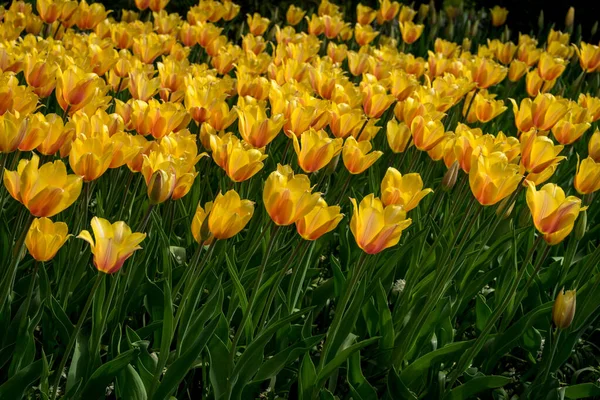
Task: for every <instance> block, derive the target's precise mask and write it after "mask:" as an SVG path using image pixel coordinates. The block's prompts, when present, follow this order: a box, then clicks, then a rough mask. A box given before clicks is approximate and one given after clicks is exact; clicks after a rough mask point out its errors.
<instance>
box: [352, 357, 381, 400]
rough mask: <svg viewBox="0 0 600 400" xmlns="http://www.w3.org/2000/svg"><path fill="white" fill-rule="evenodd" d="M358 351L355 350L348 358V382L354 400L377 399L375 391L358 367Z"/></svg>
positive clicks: (359, 359) (359, 360)
mask: <svg viewBox="0 0 600 400" xmlns="http://www.w3.org/2000/svg"><path fill="white" fill-rule="evenodd" d="M360 362H361V358H360V352H359V351H357V352H355V353H354V354H352V355H351V356H350V358H348V384H349V385H350V391H351V392H352V395H353V397H354V398H355V399H356V400H377V399H378V397H377V391H376V390H375V388H373V386H371V384H370V383H369V382H368V381H367V380H366V379H365V377H364V375H363V372H362V369H361V367H360Z"/></svg>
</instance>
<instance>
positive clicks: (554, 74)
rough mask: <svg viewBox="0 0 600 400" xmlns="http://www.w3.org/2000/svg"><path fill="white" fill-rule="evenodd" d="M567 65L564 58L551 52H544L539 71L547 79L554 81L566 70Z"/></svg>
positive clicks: (539, 63)
mask: <svg viewBox="0 0 600 400" xmlns="http://www.w3.org/2000/svg"><path fill="white" fill-rule="evenodd" d="M565 68H566V65H565V62H564V61H563V59H562V58H558V57H553V56H552V55H550V54H549V53H542V55H541V57H540V61H539V62H538V72H539V74H540V77H541V78H542V79H543V80H545V81H553V80H555V79H556V78H558V77H559V76H560V75H561V74H562V73H563V72H564V71H565Z"/></svg>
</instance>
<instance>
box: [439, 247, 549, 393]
mask: <svg viewBox="0 0 600 400" xmlns="http://www.w3.org/2000/svg"><path fill="white" fill-rule="evenodd" d="M542 237H543V236H542V235H540V236H538V238H537V239H536V241H535V242H534V243H533V246H532V247H531V249H530V250H529V252H528V253H527V256H526V257H525V260H523V267H522V268H521V270H520V271H519V273H518V275H517V277H516V279H515V280H514V281H513V282H512V283H511V285H510V287H509V290H508V291H507V292H506V294H505V295H504V298H503V299H502V301H501V303H500V305H499V306H498V307H497V308H496V309H495V310H494V314H492V316H491V317H490V318H489V319H488V321H487V323H486V325H485V327H484V328H483V330H482V332H481V334H480V335H479V337H478V338H477V340H476V341H475V343H473V346H471V348H470V349H469V351H468V352H467V353H465V354H464V356H463V357H461V358H460V360H459V362H458V364H457V367H456V369H455V370H454V372H453V373H452V375H451V376H450V384H449V385H448V388H450V389H451V388H452V386H453V385H454V383H455V382H456V380H457V379H458V377H459V376H460V375H462V373H463V372H464V371H465V369H466V368H467V366H468V364H469V363H470V362H471V360H472V359H473V358H474V357H475V356H477V354H479V352H480V351H481V348H482V347H483V345H484V344H485V342H486V340H487V337H488V335H489V334H490V332H491V330H492V328H493V327H494V326H495V324H496V322H497V321H498V319H499V318H500V316H501V315H502V313H503V312H504V310H505V309H506V307H508V305H509V303H510V300H511V299H512V298H513V297H514V295H515V291H516V290H517V288H518V287H519V282H521V280H522V278H523V275H524V274H525V271H527V265H528V264H529V261H530V260H531V257H532V256H533V253H534V251H535V249H536V248H537V247H538V245H539V243H540V241H541V239H542ZM549 248H550V247H546V250H548V249H549ZM514 251H517V249H514ZM544 258H545V256H542V257H540V259H538V263H537V266H536V270H535V272H534V274H535V273H537V270H538V269H539V266H540V265H541V264H542V260H543V259H544ZM528 287H529V286H528V285H527V284H526V285H525V288H524V291H525V292H526V291H527V288H528ZM515 304H519V302H517V303H515Z"/></svg>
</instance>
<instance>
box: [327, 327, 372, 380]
mask: <svg viewBox="0 0 600 400" xmlns="http://www.w3.org/2000/svg"><path fill="white" fill-rule="evenodd" d="M378 340H379V336H377V337H374V338H370V339H367V340H363V341H362V342H358V343H356V344H353V345H352V346H350V347H347V348H345V349H344V350H342V351H340V352H339V353H337V355H336V356H335V357H334V358H333V360H331V361H330V362H328V363H327V364H325V366H324V367H323V369H322V370H321V371H319V373H318V375H317V384H318V385H319V386H320V385H322V384H323V383H325V381H326V380H327V378H329V376H331V374H332V373H333V372H334V371H335V370H336V369H337V368H339V366H340V365H342V363H344V362H345V361H346V360H347V359H348V357H350V356H351V355H352V354H353V353H354V352H356V351H359V350H360V349H362V348H363V347H367V346H368V345H370V344H372V343H375V342H376V341H378Z"/></svg>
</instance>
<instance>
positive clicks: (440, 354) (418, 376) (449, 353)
mask: <svg viewBox="0 0 600 400" xmlns="http://www.w3.org/2000/svg"><path fill="white" fill-rule="evenodd" d="M474 342H475V341H474V340H469V341H467V342H456V343H452V344H449V345H448V346H445V347H442V348H441V349H438V350H435V351H432V352H430V353H427V354H425V355H424V356H423V357H421V358H419V359H417V360H415V361H413V362H412V363H411V364H410V365H409V366H408V367H406V368H405V369H404V370H403V371H402V373H401V374H400V378H401V379H402V382H404V384H405V385H406V386H407V387H409V388H411V389H414V388H415V384H416V383H417V381H419V380H421V381H425V379H427V372H428V371H429V369H430V368H432V366H433V365H435V364H439V363H441V362H443V361H444V360H447V359H456V357H457V356H458V355H459V354H462V353H464V352H465V351H466V350H468V349H469V348H470V347H471V346H472V345H473V343H474Z"/></svg>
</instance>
